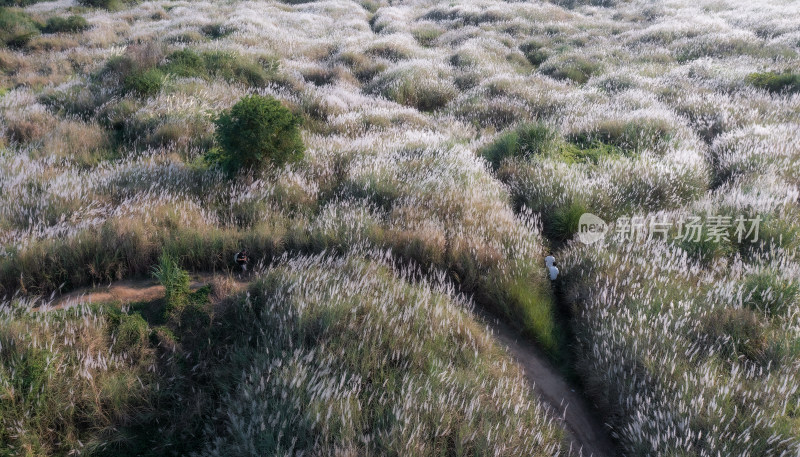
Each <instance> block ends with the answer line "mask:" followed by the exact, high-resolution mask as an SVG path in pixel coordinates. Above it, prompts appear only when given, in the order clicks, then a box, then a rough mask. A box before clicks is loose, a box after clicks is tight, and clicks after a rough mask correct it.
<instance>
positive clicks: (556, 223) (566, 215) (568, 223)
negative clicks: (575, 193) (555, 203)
mask: <svg viewBox="0 0 800 457" xmlns="http://www.w3.org/2000/svg"><path fill="white" fill-rule="evenodd" d="M588 212H589V208H588V207H587V206H586V205H585V204H583V203H582V202H578V201H575V202H572V203H570V204H569V205H566V206H562V207H560V208H558V209H556V210H555V211H554V212H553V214H552V215H550V216H549V217H547V216H546V217H545V221H544V222H545V233H546V234H547V235H548V236H549V237H550V238H553V239H556V240H560V241H566V240H568V239H570V238H572V236H573V235H574V234H575V233H576V232H577V231H578V225H579V224H578V222H579V221H580V218H581V215H583V214H584V213H588ZM548 219H549V220H548Z"/></svg>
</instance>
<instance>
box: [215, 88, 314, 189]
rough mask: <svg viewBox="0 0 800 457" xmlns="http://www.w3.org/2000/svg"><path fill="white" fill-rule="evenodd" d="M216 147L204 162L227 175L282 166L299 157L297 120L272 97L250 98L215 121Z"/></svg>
mask: <svg viewBox="0 0 800 457" xmlns="http://www.w3.org/2000/svg"><path fill="white" fill-rule="evenodd" d="M215 124H216V127H217V132H216V136H217V141H218V143H219V148H217V149H215V150H213V151H211V153H210V154H209V156H208V159H209V161H210V162H212V163H217V164H219V165H220V166H221V167H222V169H223V170H225V171H226V172H227V173H228V174H235V173H236V172H238V171H239V170H243V169H244V170H261V169H264V168H266V167H267V166H269V165H274V166H278V167H280V166H282V165H283V164H285V163H287V162H292V161H296V160H299V159H301V158H302V156H303V151H304V150H305V147H304V146H303V141H302V139H301V138H300V129H299V128H298V127H299V125H300V118H298V117H297V116H295V115H294V114H292V113H291V112H290V111H289V110H288V109H287V108H286V107H284V106H283V105H281V103H280V102H279V101H278V100H276V99H275V98H273V97H269V96H260V95H250V96H247V97H244V98H242V99H241V100H239V102H238V103H236V104H235V105H234V106H233V107H232V108H231V109H230V110H229V111H224V112H223V113H222V114H220V115H219V116H218V117H217V119H216V120H215Z"/></svg>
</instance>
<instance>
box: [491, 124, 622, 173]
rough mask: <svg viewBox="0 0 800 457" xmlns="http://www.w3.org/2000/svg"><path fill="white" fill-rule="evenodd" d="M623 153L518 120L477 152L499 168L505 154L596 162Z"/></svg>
mask: <svg viewBox="0 0 800 457" xmlns="http://www.w3.org/2000/svg"><path fill="white" fill-rule="evenodd" d="M623 154H624V151H623V150H622V149H621V148H620V147H619V146H617V145H615V144H608V143H606V142H603V141H600V140H589V139H587V138H585V137H582V138H580V139H579V140H575V141H566V140H564V139H563V138H562V137H561V136H560V135H559V134H558V132H556V131H555V130H553V129H552V128H551V127H548V126H547V125H544V124H541V123H532V124H521V125H519V126H517V127H516V128H515V129H513V130H510V131H508V132H506V133H503V134H502V135H500V136H499V137H498V138H497V139H496V140H495V141H493V142H492V143H490V144H489V145H487V146H486V147H484V148H483V149H482V150H481V155H482V156H483V157H484V158H485V159H486V160H488V161H489V163H490V164H491V165H492V167H493V168H494V169H497V168H499V167H500V165H501V164H502V162H503V160H505V159H507V158H520V159H523V160H527V159H531V158H534V157H540V158H548V157H549V158H553V159H555V160H559V161H563V162H566V163H579V162H581V163H597V162H599V161H600V160H601V159H603V158H613V157H618V156H621V155H623Z"/></svg>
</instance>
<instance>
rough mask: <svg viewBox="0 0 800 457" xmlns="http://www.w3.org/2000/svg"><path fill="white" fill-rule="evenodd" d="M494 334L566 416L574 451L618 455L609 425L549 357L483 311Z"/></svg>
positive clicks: (538, 390)
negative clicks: (598, 415)
mask: <svg viewBox="0 0 800 457" xmlns="http://www.w3.org/2000/svg"><path fill="white" fill-rule="evenodd" d="M479 314H480V315H481V317H483V321H484V322H485V323H486V324H487V325H488V326H489V329H491V330H492V332H493V334H494V335H495V337H496V338H497V340H498V342H500V343H501V344H502V345H503V346H505V347H506V348H507V349H508V352H509V353H510V354H511V356H512V357H514V359H516V361H517V363H519V364H520V366H521V367H522V368H523V370H524V372H525V376H526V377H527V378H528V381H530V383H531V384H532V385H533V388H534V391H535V392H536V393H537V394H538V395H539V397H540V398H541V399H542V400H543V401H544V402H545V403H546V404H548V405H549V406H550V407H551V408H552V409H553V413H554V414H557V415H558V416H559V417H561V418H563V419H564V423H565V425H566V429H567V433H568V438H569V439H570V440H571V442H572V451H573V452H572V453H573V454H574V455H577V456H581V457H592V456H593V457H614V456H616V455H617V454H618V452H617V451H616V448H615V446H614V444H613V443H612V441H611V439H610V438H609V437H608V433H607V432H606V428H605V426H604V425H603V424H602V423H601V422H600V421H599V420H597V418H596V417H595V415H594V414H593V413H592V409H591V408H590V407H589V405H588V404H587V403H586V400H584V398H583V396H582V395H581V394H579V393H577V392H576V391H575V390H574V389H573V388H572V387H571V386H570V385H569V384H568V383H567V381H566V380H565V379H564V377H563V376H562V375H561V374H560V373H559V372H558V370H556V369H555V368H554V367H553V366H552V365H551V364H550V362H549V361H548V360H547V358H546V357H545V356H544V354H542V353H541V352H540V351H539V350H538V349H536V348H535V347H533V346H532V345H531V344H530V343H528V342H525V341H524V340H522V339H521V337H520V336H519V333H518V332H517V331H516V330H514V329H512V328H511V327H509V326H508V325H507V324H505V323H504V322H502V321H500V320H499V319H497V318H496V317H493V316H490V315H488V314H484V313H479Z"/></svg>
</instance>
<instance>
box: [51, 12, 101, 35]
mask: <svg viewBox="0 0 800 457" xmlns="http://www.w3.org/2000/svg"><path fill="white" fill-rule="evenodd" d="M89 27H90V26H89V23H88V22H87V21H86V18H84V17H83V16H77V15H73V16H69V17H59V16H56V17H51V18H50V19H48V20H47V23H46V24H45V26H44V28H43V29H42V31H43V32H44V33H78V32H83V31H85V30H89Z"/></svg>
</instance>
